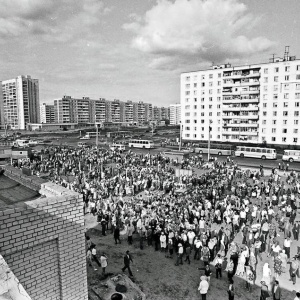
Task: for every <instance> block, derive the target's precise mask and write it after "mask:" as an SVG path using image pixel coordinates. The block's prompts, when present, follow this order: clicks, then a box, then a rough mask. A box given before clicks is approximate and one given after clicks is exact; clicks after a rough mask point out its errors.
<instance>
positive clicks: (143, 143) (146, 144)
mask: <svg viewBox="0 0 300 300" xmlns="http://www.w3.org/2000/svg"><path fill="white" fill-rule="evenodd" d="M128 147H129V148H147V149H150V148H154V142H153V141H149V140H131V141H129V143H128Z"/></svg>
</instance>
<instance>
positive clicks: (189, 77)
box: [185, 73, 222, 81]
mask: <svg viewBox="0 0 300 300" xmlns="http://www.w3.org/2000/svg"><path fill="white" fill-rule="evenodd" d="M221 77H222V73H218V78H221ZM208 78H209V79H213V78H214V74H209V75H208ZM197 79H198V76H197V75H194V76H193V80H197ZM185 80H186V81H190V80H191V76H186V77H185ZM201 80H205V75H204V74H203V75H201Z"/></svg>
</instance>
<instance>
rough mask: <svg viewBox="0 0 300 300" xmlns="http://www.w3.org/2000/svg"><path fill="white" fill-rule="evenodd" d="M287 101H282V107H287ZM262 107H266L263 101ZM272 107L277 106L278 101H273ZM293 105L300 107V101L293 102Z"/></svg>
mask: <svg viewBox="0 0 300 300" xmlns="http://www.w3.org/2000/svg"><path fill="white" fill-rule="evenodd" d="M288 106H289V103H288V102H283V107H288ZM263 107H264V108H266V107H267V103H263ZM273 107H278V102H274V103H273ZM295 107H300V102H295Z"/></svg>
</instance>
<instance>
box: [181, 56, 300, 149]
mask: <svg viewBox="0 0 300 300" xmlns="http://www.w3.org/2000/svg"><path fill="white" fill-rule="evenodd" d="M181 119H182V124H183V140H186V141H207V140H208V134H209V123H210V122H212V123H211V127H212V130H211V132H210V135H211V140H212V141H217V142H237V143H238V142H241V141H243V142H246V143H253V144H257V143H263V142H266V143H268V144H281V145H296V144H297V143H299V140H300V127H299V122H300V61H299V60H296V59H295V57H290V56H286V57H285V58H284V59H274V60H273V61H272V62H270V63H262V64H255V65H246V66H236V67H233V66H231V65H229V64H227V65H221V66H213V67H212V68H211V69H208V70H202V71H195V72H187V73H183V74H181Z"/></svg>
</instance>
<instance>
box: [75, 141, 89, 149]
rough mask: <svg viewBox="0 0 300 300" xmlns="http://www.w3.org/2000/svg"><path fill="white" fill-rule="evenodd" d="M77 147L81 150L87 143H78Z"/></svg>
mask: <svg viewBox="0 0 300 300" xmlns="http://www.w3.org/2000/svg"><path fill="white" fill-rule="evenodd" d="M77 146H78V147H80V148H82V147H86V146H87V144H86V143H85V142H78V143H77Z"/></svg>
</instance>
